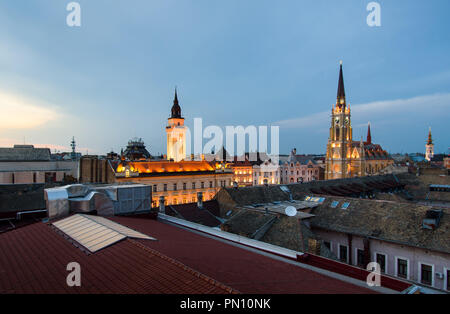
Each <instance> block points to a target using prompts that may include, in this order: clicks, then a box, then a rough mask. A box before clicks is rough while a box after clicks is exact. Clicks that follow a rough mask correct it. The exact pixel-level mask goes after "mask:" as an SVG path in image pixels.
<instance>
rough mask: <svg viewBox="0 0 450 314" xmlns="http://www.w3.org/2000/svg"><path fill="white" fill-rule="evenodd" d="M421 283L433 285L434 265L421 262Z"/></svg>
mask: <svg viewBox="0 0 450 314" xmlns="http://www.w3.org/2000/svg"><path fill="white" fill-rule="evenodd" d="M420 283H422V284H424V285H428V286H431V285H433V266H430V265H426V264H420Z"/></svg>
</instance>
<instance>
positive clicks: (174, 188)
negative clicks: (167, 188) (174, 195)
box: [173, 183, 177, 191]
mask: <svg viewBox="0 0 450 314" xmlns="http://www.w3.org/2000/svg"><path fill="white" fill-rule="evenodd" d="M173 190H174V191H176V190H177V184H176V183H174V184H173Z"/></svg>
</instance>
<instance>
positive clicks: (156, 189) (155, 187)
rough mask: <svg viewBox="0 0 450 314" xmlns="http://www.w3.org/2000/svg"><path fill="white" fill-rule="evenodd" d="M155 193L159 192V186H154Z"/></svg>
mask: <svg viewBox="0 0 450 314" xmlns="http://www.w3.org/2000/svg"><path fill="white" fill-rule="evenodd" d="M153 192H158V186H157V185H156V184H155V185H153Z"/></svg>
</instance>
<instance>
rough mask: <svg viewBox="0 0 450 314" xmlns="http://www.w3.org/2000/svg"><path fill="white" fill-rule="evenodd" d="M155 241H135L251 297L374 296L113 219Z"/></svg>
mask: <svg viewBox="0 0 450 314" xmlns="http://www.w3.org/2000/svg"><path fill="white" fill-rule="evenodd" d="M112 220H114V221H116V222H118V223H121V224H123V225H125V226H128V227H130V228H133V229H135V230H138V231H140V232H143V233H145V234H151V235H152V236H154V237H156V238H157V239H158V241H143V240H136V241H139V242H140V243H142V244H144V245H145V246H148V247H150V248H153V249H155V250H157V251H159V252H162V253H163V254H166V255H168V256H170V257H172V258H174V259H176V260H178V261H180V262H182V263H184V264H186V265H188V266H189V267H192V268H194V269H196V270H198V271H200V272H202V273H204V274H205V275H208V276H210V277H212V278H215V279H216V280H218V281H220V282H223V283H224V284H226V285H228V286H230V287H232V288H234V289H237V290H239V291H240V292H242V293H252V294H298V293H344V294H345V293H373V291H372V290H369V289H366V288H362V287H359V286H356V285H353V284H351V283H348V282H344V281H341V280H338V279H335V278H332V277H328V276H326V275H323V274H320V273H317V272H315V271H312V270H309V269H305V268H302V267H300V266H296V265H292V264H289V263H286V262H284V261H280V260H276V259H274V258H272V257H269V256H265V255H262V254H259V253H256V252H252V251H250V250H247V249H243V248H240V247H237V246H235V245H232V244H229V243H225V242H223V241H220V240H217V239H214V238H211V237H207V236H203V235H199V234H196V233H194V232H191V231H187V230H184V229H182V228H178V227H176V226H171V225H168V224H165V223H161V222H158V221H154V220H147V219H139V218H132V217H113V218H112Z"/></svg>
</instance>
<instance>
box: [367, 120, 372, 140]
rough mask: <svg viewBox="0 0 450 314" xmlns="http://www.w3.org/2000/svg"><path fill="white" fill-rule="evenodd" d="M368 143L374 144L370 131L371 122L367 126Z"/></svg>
mask: <svg viewBox="0 0 450 314" xmlns="http://www.w3.org/2000/svg"><path fill="white" fill-rule="evenodd" d="M367 144H372V133H371V132H370V122H369V125H368V127H367Z"/></svg>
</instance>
